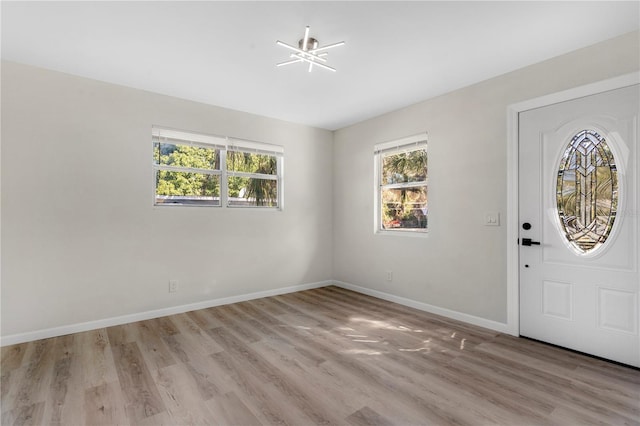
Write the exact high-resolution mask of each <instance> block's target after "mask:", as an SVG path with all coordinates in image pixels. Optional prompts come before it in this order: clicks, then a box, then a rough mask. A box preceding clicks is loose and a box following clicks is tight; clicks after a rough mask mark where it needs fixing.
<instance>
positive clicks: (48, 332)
mask: <svg viewBox="0 0 640 426" xmlns="http://www.w3.org/2000/svg"><path fill="white" fill-rule="evenodd" d="M329 285H335V286H337V287H341V288H345V289H347V290H352V291H355V292H357V293H362V294H366V295H368V296H373V297H377V298H379V299H383V300H388V301H390V302H394V303H398V304H400V305H404V306H409V307H411V308H415V309H419V310H421V311H425V312H430V313H432V314H436V315H441V316H443V317H447V318H451V319H455V320H458V321H462V322H466V323H469V324H473V325H477V326H479V327H484V328H488V329H490V330H495V331H499V332H501V333H506V334H513V333H511V331H510V329H509V327H508V326H507V324H504V323H500V322H497V321H492V320H488V319H485V318H480V317H476V316H473V315H469V314H465V313H462V312H457V311H452V310H449V309H445V308H440V307H438V306H433V305H429V304H427V303H423V302H418V301H415V300H411V299H407V298H404V297H400V296H394V295H393V294H389V293H384V292H382V291H378V290H372V289H369V288H366V287H361V286H357V285H354V284H349V283H346V282H342V281H335V280H327V281H319V282H315V283H308V284H300V285H294V286H289V287H282V288H276V289H273V290H265V291H259V292H255V293H247V294H241V295H238V296H230V297H223V298H220V299H211V300H205V301H202V302H196V303H190V304H186V305H179V306H171V307H168V308H162V309H155V310H152V311H146V312H140V313H135V314H129V315H121V316H118V317H112V318H104V319H100V320H95V321H88V322H83V323H78V324H69V325H63V326H59V327H53V328H47V329H43V330H36V331H29V332H26V333H18V334H10V335H8V336H2V337H1V338H0V346H8V345H15V344H18V343H24V342H31V341H34V340H39V339H48V338H50V337H58V336H64V335H67V334H72V333H80V332H83V331H89V330H95V329H98V328H105V327H112V326H114V325H122V324H128V323H132V322H136V321H144V320H148V319H153V318H160V317H164V316H167V315H175V314H181V313H184V312H189V311H195V310H198V309H206V308H211V307H214V306H221V305H228V304H231V303H238V302H245V301H247V300H253V299H260V298H263V297H270V296H277V295H280V294H287V293H294V292H296V291H303V290H310V289H313V288H320V287H326V286H329Z"/></svg>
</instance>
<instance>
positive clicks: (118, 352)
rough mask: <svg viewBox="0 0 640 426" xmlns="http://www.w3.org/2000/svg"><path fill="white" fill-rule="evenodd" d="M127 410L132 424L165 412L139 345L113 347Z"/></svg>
mask: <svg viewBox="0 0 640 426" xmlns="http://www.w3.org/2000/svg"><path fill="white" fill-rule="evenodd" d="M111 350H112V351H113V358H114V361H115V364H116V369H117V372H118V380H119V381H120V389H121V390H122V393H123V396H124V400H125V410H126V413H127V416H128V417H129V418H130V419H131V421H132V422H136V421H139V420H142V419H144V418H146V417H150V416H153V415H155V414H158V413H160V412H162V411H165V406H164V403H163V402H162V398H161V397H160V394H159V393H158V389H157V387H156V384H155V382H154V381H153V378H152V376H151V373H150V372H149V370H148V368H147V366H146V364H145V361H144V358H143V357H142V354H141V353H140V350H139V349H138V345H137V344H136V343H135V342H134V343H127V344H124V345H117V346H112V347H111Z"/></svg>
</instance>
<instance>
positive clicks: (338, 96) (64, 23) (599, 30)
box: [1, 1, 640, 130]
mask: <svg viewBox="0 0 640 426" xmlns="http://www.w3.org/2000/svg"><path fill="white" fill-rule="evenodd" d="M1 12H2V58H3V59H7V60H11V61H15V62H21V63H25V64H31V65H35V66H40V67H44V68H49V69H53V70H58V71H63V72H67V73H70V74H75V75H79V76H84V77H89V78H93V79H97V80H103V81H107V82H112V83H116V84H121V85H124V86H130V87H135V88H139V89H144V90H149V91H152V92H157V93H162V94H166V95H171V96H176V97H180V98H185V99H190V100H194V101H199V102H204V103H207V104H212V105H218V106H222V107H226V108H232V109H236V110H241V111H246V112H250V113H255V114H260V115H263V116H268V117H274V118H279V119H283V120H287V121H292V122H297V123H302V124H306V125H311V126H315V127H321V128H326V129H330V130H334V129H338V128H341V127H344V126H347V125H350V124H353V123H356V122H358V121H361V120H364V119H367V118H370V117H374V116H377V115H380V114H383V113H385V112H388V111H392V110H395V109H398V108H401V107H404V106H407V105H410V104H413V103H416V102H419V101H421V100H424V99H428V98H431V97H434V96H437V95H440V94H443V93H446V92H449V91H452V90H455V89H457V88H460V87H464V86H467V85H470V84H473V83H475V82H478V81H482V80H485V79H488V78H491V77H494V76H497V75H500V74H503V73H506V72H509V71H512V70H515V69H518V68H522V67H524V66H526V65H529V64H533V63H536V62H540V61H542V60H545V59H548V58H551V57H554V56H557V55H560V54H563V53H566V52H569V51H572V50H575V49H578V48H581V47H584V46H588V45H591V44H594V43H597V42H599V41H602V40H606V39H609V38H613V37H615V36H618V35H620V34H624V33H627V32H630V31H633V30H637V29H638V28H639V26H640V25H639V22H640V2H638V1H628V2H613V1H595V2H594V1H590V2H576V1H570V2H557V1H550V2H541V1H534V2H520V1H510V2H506V1H503V2H483V1H471V2H463V1H449V2H437V1H413V2H364V1H349V2H347V1H342V2H270V1H260V2H183V1H173V2H51V1H47V2H7V1H2V11H1ZM306 25H309V26H310V27H311V36H313V37H315V38H316V39H318V40H319V42H320V44H321V45H325V44H330V43H334V42H338V41H343V40H344V41H345V42H346V45H345V46H342V47H337V48H335V49H332V50H330V51H329V52H330V53H329V56H328V64H329V65H331V66H333V67H335V68H337V70H338V71H337V72H336V73H332V72H329V71H326V70H323V69H319V68H315V69H314V70H313V72H311V73H309V72H307V68H306V67H305V66H304V65H302V64H295V65H289V66H286V67H280V68H277V67H276V66H275V64H276V63H277V62H281V61H284V60H287V59H288V55H289V52H288V51H286V50H285V49H284V48H282V47H280V46H277V45H276V40H278V39H279V40H282V41H284V42H286V43H289V44H294V45H295V44H297V42H298V40H299V39H300V38H302V36H303V34H304V28H305V26H306ZM579 66H580V64H576V67H579ZM543 78H553V76H544V77H543Z"/></svg>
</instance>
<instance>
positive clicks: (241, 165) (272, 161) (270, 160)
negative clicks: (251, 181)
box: [227, 151, 277, 175]
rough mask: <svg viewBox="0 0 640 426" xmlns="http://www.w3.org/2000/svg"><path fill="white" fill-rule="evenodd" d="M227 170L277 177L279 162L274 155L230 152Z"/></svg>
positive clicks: (228, 153)
mask: <svg viewBox="0 0 640 426" xmlns="http://www.w3.org/2000/svg"><path fill="white" fill-rule="evenodd" d="M227 170H229V171H231V172H246V173H261V174H265V175H275V174H276V173H277V161H276V157H275V156H274V155H268V154H250V153H247V152H240V151H228V152H227Z"/></svg>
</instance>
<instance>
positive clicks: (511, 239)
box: [506, 72, 640, 336]
mask: <svg viewBox="0 0 640 426" xmlns="http://www.w3.org/2000/svg"><path fill="white" fill-rule="evenodd" d="M634 84H640V73H638V72H635V73H631V74H625V75H622V76H619V77H614V78H611V79H607V80H602V81H598V82H595V83H591V84H587V85H584V86H580V87H575V88H573V89H568V90H564V91H561V92H557V93H553V94H550V95H545V96H541V97H538V98H534V99H529V100H527V101H523V102H518V103H515V104H511V105H509V106H507V215H506V216H507V217H506V228H507V324H506V330H507V331H506V332H507V333H508V334H511V335H513V336H519V335H520V300H519V299H520V294H519V293H520V289H519V286H520V280H519V256H518V252H519V247H518V242H517V241H518V234H519V229H518V228H519V225H518V221H519V211H518V173H519V170H518V145H519V140H518V134H519V130H520V129H519V126H518V116H519V114H520V113H521V112H524V111H528V110H531V109H534V108H540V107H545V106H549V105H553V104H557V103H560V102H565V101H570V100H573V99H578V98H582V97H585V96H590V95H595V94H598V93H602V92H606V91H609V90H615V89H621V88H623V87H628V86H633V85H634Z"/></svg>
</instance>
